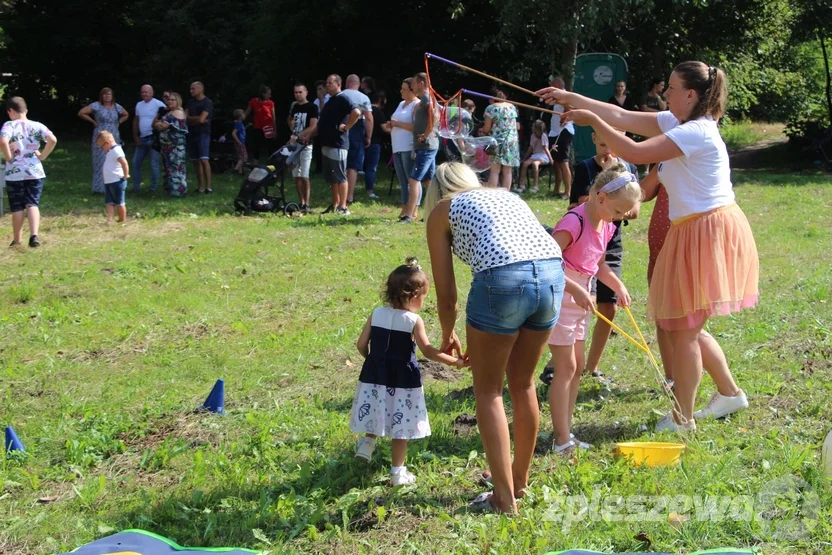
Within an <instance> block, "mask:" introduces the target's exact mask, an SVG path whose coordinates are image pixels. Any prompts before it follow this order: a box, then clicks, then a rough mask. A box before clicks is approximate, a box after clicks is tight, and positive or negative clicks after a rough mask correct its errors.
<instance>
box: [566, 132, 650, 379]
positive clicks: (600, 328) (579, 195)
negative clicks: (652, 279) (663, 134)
mask: <svg viewBox="0 0 832 555" xmlns="http://www.w3.org/2000/svg"><path fill="white" fill-rule="evenodd" d="M592 142H594V143H595V152H596V153H595V156H593V157H592V158H587V159H586V160H584V161H583V162H581V163H580V164H578V165H577V166H575V173H574V180H573V181H572V191H571V192H570V194H569V209H570V210H571V209H572V208H574V207H575V206H578V205H579V204H583V203H584V202H586V200H587V199H588V198H589V191H590V189H591V188H592V183H593V182H594V181H595V177H596V176H597V175H598V174H599V173H601V172H602V171H604V170H606V169H609V168H611V167H613V166H615V165H616V164H618V163H619V162H620V163H622V164H624V166H625V167H626V168H627V169H628V171H630V173H632V174H633V175H635V176H636V178H638V170H637V169H636V167H635V166H633V165H632V164H630V163H629V162H625V161H624V160H621V159H620V158H618V157H616V155H615V153H614V152H612V151H610V149H609V148H608V147H607V144H606V143H604V142H603V141H602V140H601V139H600V137H598V136H597V135H596V134H595V133H593V134H592ZM638 210H639V209H638V207H636V208H635V210H634V212H630V213H629V214H627V219H628V220H632V219H635V218H637V217H638ZM626 222H627V220H623V221H617V222H615V233H614V234H613V236H612V237H611V238H610V241H609V243H607V253H606V256H605V257H604V261H605V262H606V263H607V266H609V267H610V269H611V270H612V271H613V273H614V274H615V275H616V276H618V278H619V279H621V265H622V263H623V258H624V246H623V245H622V243H621V226H622V224H624V225H626ZM592 295H593V296H594V297H596V306H597V308H598V312H600V313H601V314H603V315H604V316H605V317H606V318H608V319H609V320H610V321H612V320H613V318H615V313H616V305H617V303H618V296H617V295H616V294H615V292H613V291H612V289H610V288H609V287H607V286H606V285H604V284H603V283H601V282H599V281H598V280H596V279H595V278H592ZM610 331H611V328H610V325H609V324H607V323H606V322H604V321H602V320H600V319H599V320H597V321H596V322H595V330H594V331H593V333H592V343H591V344H590V347H589V354H588V355H587V357H586V369H585V370H586V371H587V372H590V373H592V375H593V376H595V377H602V376H603V375H604V373H603V372H601V371H599V370H598V364H599V362H600V361H601V355H602V354H603V353H604V347H606V345H607V340H608V339H609V337H610Z"/></svg>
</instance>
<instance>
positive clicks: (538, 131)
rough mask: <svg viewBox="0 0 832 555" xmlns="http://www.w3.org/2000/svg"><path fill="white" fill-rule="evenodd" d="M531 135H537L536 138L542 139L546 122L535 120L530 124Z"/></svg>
mask: <svg viewBox="0 0 832 555" xmlns="http://www.w3.org/2000/svg"><path fill="white" fill-rule="evenodd" d="M532 133H534V134H535V135H537V137H538V138H540V137H542V136H543V135H545V134H546V122H545V121H543V120H542V119H539V120H536V121H535V122H534V123H533V124H532Z"/></svg>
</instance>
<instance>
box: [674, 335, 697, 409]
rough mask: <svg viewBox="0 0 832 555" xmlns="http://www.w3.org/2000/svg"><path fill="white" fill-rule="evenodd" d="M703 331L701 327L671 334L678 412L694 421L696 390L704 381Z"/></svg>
mask: <svg viewBox="0 0 832 555" xmlns="http://www.w3.org/2000/svg"><path fill="white" fill-rule="evenodd" d="M701 330H702V327H701V326H700V327H698V328H695V329H690V330H674V331H671V332H670V337H671V340H672V341H673V378H674V381H675V383H676V387H675V391H674V393H675V394H676V401H677V403H678V407H677V408H678V411H679V413H680V414H681V415H682V416H683V417H684V418H686V419H687V420H693V405H694V403H695V402H696V390H697V389H698V388H699V382H700V380H701V379H702V351H701V349H700V348H699V340H698V338H699V332H700V331H701ZM677 423H679V422H677Z"/></svg>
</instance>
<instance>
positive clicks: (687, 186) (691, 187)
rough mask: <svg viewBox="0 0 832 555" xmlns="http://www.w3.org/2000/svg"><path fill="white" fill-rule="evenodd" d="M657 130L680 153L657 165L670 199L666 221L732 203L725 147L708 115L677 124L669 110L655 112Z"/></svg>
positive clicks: (714, 123)
mask: <svg viewBox="0 0 832 555" xmlns="http://www.w3.org/2000/svg"><path fill="white" fill-rule="evenodd" d="M656 118H657V122H658V124H659V129H661V130H662V133H664V134H665V135H667V137H669V138H670V140H672V141H673V142H674V143H676V146H678V147H679V150H681V151H682V153H683V154H684V156H679V157H677V158H673V159H672V160H665V161H664V162H662V163H660V164H659V181H661V182H662V183H663V184H664V186H665V189H667V196H668V199H669V201H670V210H669V214H670V220H671V221H673V220H678V219H679V218H684V217H685V216H690V215H691V214H698V213H700V212H707V211H709V210H713V209H715V208H720V207H722V206H727V205H729V204H731V203H733V202H734V189H733V186H732V185H731V167H730V166H729V164H728V149H727V148H726V147H725V141H723V140H722V136H720V134H719V128H718V127H717V124H716V122H715V121H714V119H713V118H712V117H710V116H705V117H701V118H699V119H697V120H693V121H688V122H685V123H683V124H681V125H680V124H679V120H677V119H676V118H675V117H674V115H673V114H672V113H670V112H659V113H658V114H656Z"/></svg>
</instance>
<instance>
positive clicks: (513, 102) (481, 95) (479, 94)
mask: <svg viewBox="0 0 832 555" xmlns="http://www.w3.org/2000/svg"><path fill="white" fill-rule="evenodd" d="M462 92H464V93H465V94H470V95H472V96H480V97H482V98H487V99H489V100H497V101H499V102H508V103H509V104H514V105H515V106H520V107H521V108H529V109H531V110H536V111H538V112H546V113H547V114H556V113H557V112H555V111H554V110H549V109H547V108H541V107H540V106H532V105H531V104H523V103H522V102H515V101H514V100H508V99H506V98H497V97H496V96H492V95H490V94H484V93H481V92H477V91H472V90H470V89H462Z"/></svg>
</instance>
